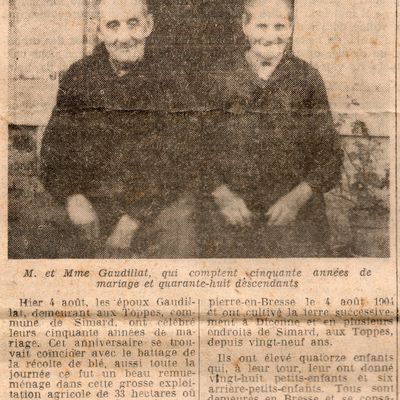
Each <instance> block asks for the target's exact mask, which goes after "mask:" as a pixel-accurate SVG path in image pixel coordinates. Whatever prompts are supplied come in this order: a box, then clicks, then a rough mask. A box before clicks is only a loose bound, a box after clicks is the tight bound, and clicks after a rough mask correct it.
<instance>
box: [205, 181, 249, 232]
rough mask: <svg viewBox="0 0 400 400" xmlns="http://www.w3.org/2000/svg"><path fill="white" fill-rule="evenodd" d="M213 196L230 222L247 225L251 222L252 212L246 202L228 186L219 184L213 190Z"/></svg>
mask: <svg viewBox="0 0 400 400" xmlns="http://www.w3.org/2000/svg"><path fill="white" fill-rule="evenodd" d="M213 196H214V199H215V202H216V203H217V205H218V206H219V208H220V210H221V213H222V214H223V216H224V217H225V219H226V220H227V221H228V222H229V223H230V224H232V225H239V226H245V225H248V224H249V223H250V219H251V212H250V211H249V209H248V208H247V206H246V203H245V202H244V200H243V199H241V198H240V197H239V196H238V195H236V194H235V193H233V192H232V191H231V190H230V189H229V188H228V187H227V186H225V185H222V186H219V187H218V188H217V189H216V190H215V191H214V192H213Z"/></svg>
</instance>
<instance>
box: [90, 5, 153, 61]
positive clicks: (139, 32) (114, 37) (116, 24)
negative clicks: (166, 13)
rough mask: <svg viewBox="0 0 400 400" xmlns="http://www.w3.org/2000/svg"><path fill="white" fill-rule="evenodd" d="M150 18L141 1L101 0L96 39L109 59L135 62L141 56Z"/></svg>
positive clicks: (149, 28) (149, 25)
mask: <svg viewBox="0 0 400 400" xmlns="http://www.w3.org/2000/svg"><path fill="white" fill-rule="evenodd" d="M152 30H153V18H152V15H151V14H148V12H147V9H146V4H145V0H103V1H102V2H101V4H100V24H99V32H98V36H99V39H100V40H101V41H102V42H104V44H105V46H106V48H107V51H108V53H109V55H110V57H111V59H113V60H115V61H118V62H123V63H124V62H135V61H137V60H138V59H140V58H141V57H142V56H143V52H144V46H145V41H146V38H147V37H148V36H149V35H150V34H151V32H152Z"/></svg>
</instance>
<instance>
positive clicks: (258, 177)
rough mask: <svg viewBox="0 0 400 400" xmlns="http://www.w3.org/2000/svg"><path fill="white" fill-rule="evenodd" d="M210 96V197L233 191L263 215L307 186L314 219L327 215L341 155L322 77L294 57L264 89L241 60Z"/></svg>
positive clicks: (214, 82) (220, 74)
mask: <svg viewBox="0 0 400 400" xmlns="http://www.w3.org/2000/svg"><path fill="white" fill-rule="evenodd" d="M204 91H205V92H208V104H207V105H206V108H208V109H209V110H211V111H210V112H208V113H207V114H208V115H209V117H208V118H206V120H205V122H204V124H205V126H204V128H203V129H204V131H206V132H208V148H209V149H210V151H209V152H208V160H207V161H206V162H205V164H206V165H205V166H204V169H205V170H206V174H205V176H206V186H207V190H208V191H209V192H212V191H213V190H214V189H215V188H216V187H217V186H218V185H220V184H222V183H224V184H227V185H228V186H229V187H230V188H231V190H233V191H235V192H236V193H238V194H239V195H240V196H241V197H242V198H243V199H244V200H245V201H246V203H247V204H248V207H249V208H250V209H252V210H253V211H256V212H260V213H263V212H265V211H267V210H268V209H269V207H271V206H272V205H273V204H274V203H275V202H276V201H277V200H278V199H279V198H280V197H281V196H283V195H285V194H287V193H288V192H290V191H291V190H292V189H293V188H294V187H295V186H297V185H298V184H299V183H301V182H302V181H306V182H308V183H309V185H310V186H311V187H312V189H313V191H314V193H315V196H314V199H313V200H312V201H311V202H310V204H309V205H308V206H309V207H310V206H312V204H314V206H315V207H314V209H313V210H309V211H310V212H309V213H311V214H312V213H313V212H314V211H315V210H316V209H319V210H320V211H322V207H323V206H322V203H323V201H322V193H324V192H327V191H329V190H330V189H331V188H333V187H334V186H335V185H336V184H337V183H338V181H339V179H340V174H341V173H340V171H341V164H342V151H341V148H340V142H339V136H338V134H337V132H336V130H335V128H334V123H333V121H332V116H331V112H330V108H329V103H328V99H327V94H326V90H325V85H324V83H323V80H322V78H321V76H320V74H319V73H318V71H317V70H316V69H315V68H313V67H311V66H310V65H309V64H307V63H306V62H305V61H302V60H300V59H299V58H297V57H295V56H294V55H292V54H290V53H288V54H285V55H284V57H283V59H282V60H281V62H280V64H279V65H278V67H277V68H276V70H275V71H274V72H273V74H272V75H271V77H270V79H269V80H268V81H267V82H265V81H262V80H260V79H259V78H258V77H257V76H256V74H255V73H253V72H252V71H251V70H250V68H249V66H248V64H247V62H246V61H245V59H244V57H243V58H241V59H240V60H239V61H238V62H237V63H236V64H235V65H234V66H233V67H232V68H231V69H230V70H228V71H226V70H225V71H224V70H218V71H216V72H215V73H214V74H213V77H212V79H211V80H210V81H209V88H208V89H205V90H204ZM316 203H318V204H319V205H316ZM305 211H306V210H303V212H305Z"/></svg>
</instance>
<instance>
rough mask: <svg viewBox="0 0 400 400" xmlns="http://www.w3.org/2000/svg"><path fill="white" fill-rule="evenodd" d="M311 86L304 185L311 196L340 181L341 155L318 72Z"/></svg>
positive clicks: (312, 79) (312, 78)
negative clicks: (306, 185)
mask: <svg viewBox="0 0 400 400" xmlns="http://www.w3.org/2000/svg"><path fill="white" fill-rule="evenodd" d="M310 81H311V82H312V85H311V91H310V98H309V101H308V106H309V124H308V126H309V128H308V130H309V132H308V135H309V138H310V141H308V147H309V148H308V151H307V153H308V160H307V166H308V168H307V176H306V179H305V180H306V182H307V183H308V184H309V185H310V187H311V188H312V189H313V191H314V192H318V193H325V192H328V191H329V190H331V189H332V188H334V187H335V186H336V185H337V184H338V183H339V181H340V177H341V167H342V162H343V152H342V149H341V145H340V138H339V134H338V132H337V131H336V129H335V126H334V122H333V119H332V114H331V110H330V106H329V102H328V97H327V93H326V88H325V84H324V82H323V79H322V77H321V75H320V74H319V72H318V71H316V70H314V73H313V75H312V77H311V79H310Z"/></svg>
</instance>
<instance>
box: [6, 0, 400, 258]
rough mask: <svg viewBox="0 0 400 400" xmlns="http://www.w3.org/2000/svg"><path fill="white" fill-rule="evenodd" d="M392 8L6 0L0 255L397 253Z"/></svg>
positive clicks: (303, 0)
mask: <svg viewBox="0 0 400 400" xmlns="http://www.w3.org/2000/svg"><path fill="white" fill-rule="evenodd" d="M392 3H393V2H392ZM390 4H391V1H389V0H384V1H382V0H379V1H378V0H352V1H350V2H347V1H342V0H326V1H324V2H321V1H318V0H234V1H233V0H38V1H32V0H9V85H8V91H9V115H8V118H9V121H8V257H9V259H11V260H13V259H225V258H232V259H279V258H282V259H283V258H382V259H383V258H388V257H390V255H391V252H390V247H391V240H390V239H391V237H390V231H391V229H390V222H391V218H390V217H391V212H390V209H391V196H390V191H391V189H392V186H391V183H392V179H391V178H392V176H391V171H393V164H391V163H390V160H391V158H393V154H392V149H393V148H394V138H395V112H394V110H395V69H396V67H395V47H396V44H395V39H396V33H395V29H394V27H395V21H394V18H395V15H394V12H392V11H393V10H394V9H395V6H394V5H393V7H391V6H390ZM392 175H393V174H392Z"/></svg>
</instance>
